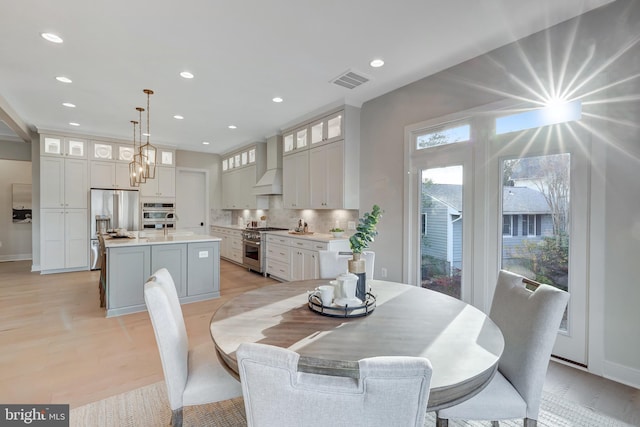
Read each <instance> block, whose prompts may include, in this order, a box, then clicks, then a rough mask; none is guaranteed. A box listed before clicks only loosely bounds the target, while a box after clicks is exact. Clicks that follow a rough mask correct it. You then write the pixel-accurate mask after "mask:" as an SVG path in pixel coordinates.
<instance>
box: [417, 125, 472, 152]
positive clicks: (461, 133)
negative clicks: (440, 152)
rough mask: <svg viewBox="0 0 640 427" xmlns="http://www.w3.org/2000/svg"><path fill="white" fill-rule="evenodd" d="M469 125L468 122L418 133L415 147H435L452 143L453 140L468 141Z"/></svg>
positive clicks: (419, 148) (420, 148)
mask: <svg viewBox="0 0 640 427" xmlns="http://www.w3.org/2000/svg"><path fill="white" fill-rule="evenodd" d="M470 132H471V126H470V125H468V124H465V125H462V126H456V127H449V128H442V129H439V130H437V131H435V132H429V133H425V134H423V135H418V137H417V138H416V148H417V149H418V150H422V149H424V148H429V147H436V146H438V145H446V144H453V143H455V142H464V141H469V139H470V135H471V134H470Z"/></svg>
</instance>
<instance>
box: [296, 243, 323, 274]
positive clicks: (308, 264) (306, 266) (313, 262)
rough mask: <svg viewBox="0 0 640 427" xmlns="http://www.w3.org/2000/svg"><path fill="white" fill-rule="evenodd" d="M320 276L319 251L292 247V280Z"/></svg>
mask: <svg viewBox="0 0 640 427" xmlns="http://www.w3.org/2000/svg"><path fill="white" fill-rule="evenodd" d="M319 277H320V273H319V267H318V252H317V251H310V250H308V249H298V248H292V249H291V280H310V279H318V278H319Z"/></svg>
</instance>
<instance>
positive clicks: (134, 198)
mask: <svg viewBox="0 0 640 427" xmlns="http://www.w3.org/2000/svg"><path fill="white" fill-rule="evenodd" d="M139 209H140V201H139V195H138V190H103V189H100V188H92V189H91V216H90V217H89V218H90V221H91V241H90V245H89V246H90V248H91V269H92V270H98V269H100V256H99V255H100V245H99V242H98V234H97V231H98V230H100V229H101V228H102V229H104V228H108V229H116V228H126V229H127V230H128V231H137V230H138V224H139V222H140V213H139Z"/></svg>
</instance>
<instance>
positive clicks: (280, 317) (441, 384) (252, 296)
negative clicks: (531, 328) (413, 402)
mask: <svg viewBox="0 0 640 427" xmlns="http://www.w3.org/2000/svg"><path fill="white" fill-rule="evenodd" d="M368 283H369V285H370V292H371V294H372V295H374V296H375V308H374V310H373V311H372V312H371V313H369V314H368V315H366V316H363V317H348V318H340V317H329V316H323V315H321V314H320V313H318V312H316V311H314V310H311V309H310V308H309V292H310V291H313V290H314V289H315V288H317V287H318V286H320V285H323V284H329V280H322V279H321V280H302V281H294V282H285V283H278V284H275V285H270V286H266V287H262V288H259V289H256V290H253V291H249V292H246V293H244V294H241V295H239V296H237V297H235V298H233V299H230V300H229V301H227V302H226V303H225V304H223V305H222V306H220V308H218V310H217V311H216V312H215V313H214V315H213V317H212V318H211V323H210V331H211V338H212V339H213V342H214V344H215V349H216V352H217V354H218V357H219V359H220V361H221V362H222V363H223V365H224V366H225V367H226V368H227V370H228V371H229V372H230V373H231V374H232V375H234V376H235V377H236V378H239V376H238V364H237V360H236V350H237V348H238V346H239V345H240V344H241V343H243V342H255V343H262V344H269V345H274V346H278V347H283V348H288V349H290V350H293V351H295V352H297V353H298V354H300V360H299V364H298V370H300V371H303V372H311V373H317V374H326V375H341V376H350V377H356V378H357V376H358V360H360V359H363V358H367V357H375V356H420V357H425V358H427V359H429V361H430V362H431V365H432V367H433V374H432V378H431V391H430V394H429V402H428V410H429V411H433V410H437V409H442V408H445V407H448V406H452V405H455V404H457V403H460V402H462V401H464V400H466V399H468V398H470V397H471V396H473V395H475V394H476V393H478V392H479V391H480V390H482V389H483V388H484V387H485V386H486V385H487V384H488V382H489V381H490V380H491V378H492V377H493V375H494V373H495V372H496V370H497V368H498V361H499V360H500V356H501V354H502V351H503V349H504V338H503V336H502V332H501V331H500V329H499V328H498V326H497V325H496V324H495V323H494V322H493V321H492V320H491V319H490V318H489V317H488V316H487V315H486V314H484V313H483V312H482V311H480V310H478V309H477V308H475V307H473V306H471V305H469V304H467V303H465V302H463V301H460V300H458V299H455V298H452V297H450V296H447V295H444V294H442V293H439V292H435V291H431V290H428V289H424V288H420V287H416V286H411V285H406V284H402V283H396V282H387V281H380V280H369V281H368Z"/></svg>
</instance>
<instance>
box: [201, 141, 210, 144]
mask: <svg viewBox="0 0 640 427" xmlns="http://www.w3.org/2000/svg"><path fill="white" fill-rule="evenodd" d="M209 144H211V143H210V142H209V141H202V145H209Z"/></svg>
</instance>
